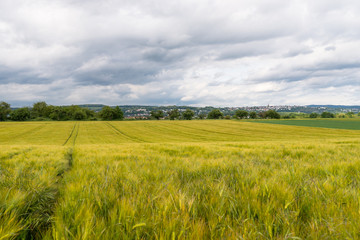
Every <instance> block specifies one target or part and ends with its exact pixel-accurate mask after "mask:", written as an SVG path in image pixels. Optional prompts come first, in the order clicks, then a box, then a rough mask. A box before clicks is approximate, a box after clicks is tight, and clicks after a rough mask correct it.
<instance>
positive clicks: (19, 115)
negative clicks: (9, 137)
mask: <svg viewBox="0 0 360 240" xmlns="http://www.w3.org/2000/svg"><path fill="white" fill-rule="evenodd" d="M10 119H11V120H13V121H26V120H28V119H30V109H29V108H27V107H24V108H18V109H16V110H14V111H12V112H11V113H10Z"/></svg>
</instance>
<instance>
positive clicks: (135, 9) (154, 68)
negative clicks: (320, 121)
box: [0, 0, 360, 106]
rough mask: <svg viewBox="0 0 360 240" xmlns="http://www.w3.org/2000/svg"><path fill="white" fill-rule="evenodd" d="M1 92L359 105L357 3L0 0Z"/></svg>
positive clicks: (86, 99) (34, 96)
mask: <svg viewBox="0 0 360 240" xmlns="http://www.w3.org/2000/svg"><path fill="white" fill-rule="evenodd" d="M0 101H6V102H9V103H10V104H11V105H12V106H29V105H32V103H34V102H36V101H46V102H47V103H49V104H54V105H63V104H81V103H103V104H108V105H124V104H143V105H170V104H171V105H173V104H176V105H193V106H204V105H212V106H253V105H267V104H270V105H284V104H289V105H306V104H345V105H360V1H358V0H342V1H339V0H316V1H314V0H297V1H292V0H213V1H211V0H196V1H193V0H181V1H172V0H157V1H152V0H119V1H117V0H101V1H98V0H59V1H56V0H52V1H48V0H31V1H30V0H1V1H0Z"/></svg>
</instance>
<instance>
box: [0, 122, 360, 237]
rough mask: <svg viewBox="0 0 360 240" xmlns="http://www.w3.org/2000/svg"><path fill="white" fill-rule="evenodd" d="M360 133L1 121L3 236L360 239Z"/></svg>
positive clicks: (232, 125) (259, 126)
mask: <svg viewBox="0 0 360 240" xmlns="http://www.w3.org/2000/svg"><path fill="white" fill-rule="evenodd" d="M359 143H360V131H356V130H340V129H324V128H312V127H296V126H282V125H272V124H264V123H256V122H240V121H226V120H219V121H216V120H215V121H137V122H61V123H59V122H31V123H1V124H0V173H1V175H0V239H25V238H29V237H33V238H36V239H299V238H300V239H358V238H360V230H359V227H358V226H359V224H360V210H359V209H360V198H359V196H360V145H359Z"/></svg>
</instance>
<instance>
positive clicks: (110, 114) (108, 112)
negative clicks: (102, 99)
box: [99, 106, 116, 120]
mask: <svg viewBox="0 0 360 240" xmlns="http://www.w3.org/2000/svg"><path fill="white" fill-rule="evenodd" d="M99 115H100V117H101V118H102V119H103V120H113V119H115V117H116V116H115V111H114V110H113V109H112V108H111V107H109V106H104V107H103V108H102V109H101V111H100V113H99Z"/></svg>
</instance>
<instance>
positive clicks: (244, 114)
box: [235, 109, 249, 119]
mask: <svg viewBox="0 0 360 240" xmlns="http://www.w3.org/2000/svg"><path fill="white" fill-rule="evenodd" d="M235 116H236V117H237V118H240V119H243V118H247V117H248V116H249V113H248V112H247V111H245V110H240V109H239V110H236V112H235Z"/></svg>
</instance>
